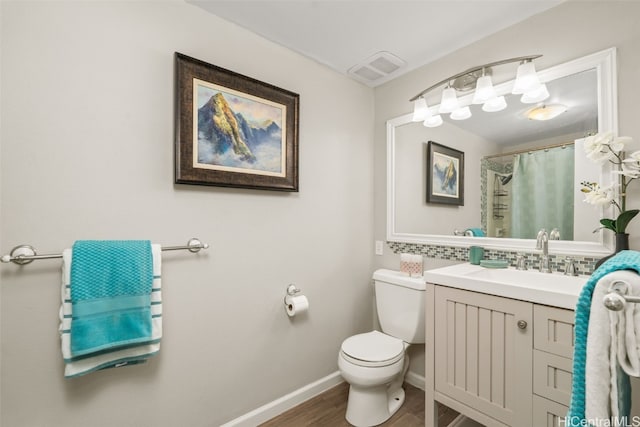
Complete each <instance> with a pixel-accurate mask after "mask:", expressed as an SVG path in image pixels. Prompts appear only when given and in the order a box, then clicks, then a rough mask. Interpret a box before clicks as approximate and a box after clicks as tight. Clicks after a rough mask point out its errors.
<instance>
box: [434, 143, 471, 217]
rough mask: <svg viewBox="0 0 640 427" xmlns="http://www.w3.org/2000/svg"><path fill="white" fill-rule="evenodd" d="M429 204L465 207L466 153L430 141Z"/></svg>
mask: <svg viewBox="0 0 640 427" xmlns="http://www.w3.org/2000/svg"><path fill="white" fill-rule="evenodd" d="M427 203H441V204H446V205H457V206H464V153H463V152H462V151H458V150H455V149H453V148H449V147H446V146H444V145H441V144H438V143H437V142H434V141H429V143H428V149H427Z"/></svg>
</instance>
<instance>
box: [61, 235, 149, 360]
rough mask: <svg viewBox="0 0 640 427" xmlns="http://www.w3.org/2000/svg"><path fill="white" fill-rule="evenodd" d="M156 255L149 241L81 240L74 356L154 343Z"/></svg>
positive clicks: (75, 267)
mask: <svg viewBox="0 0 640 427" xmlns="http://www.w3.org/2000/svg"><path fill="white" fill-rule="evenodd" d="M152 283H153V257H152V254H151V242H149V241H148V240H144V241H138V240H113V241H105V240H81V241H77V242H76V243H75V244H74V245H73V260H72V262H71V304H72V313H73V317H72V318H71V353H72V355H73V356H74V357H77V356H82V355H88V354H92V353H96V352H99V351H109V350H113V349H116V348H122V347H126V346H131V345H136V344H139V343H144V342H147V341H150V340H151V332H152V324H151V288H152Z"/></svg>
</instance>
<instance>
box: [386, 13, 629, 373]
mask: <svg viewBox="0 0 640 427" xmlns="http://www.w3.org/2000/svg"><path fill="white" fill-rule="evenodd" d="M614 46H615V47H617V48H618V108H619V111H618V117H619V133H620V135H628V136H632V137H634V138H635V143H634V146H633V147H631V150H630V151H635V150H638V149H640V121H639V120H638V107H637V100H638V99H640V86H638V84H637V79H638V76H639V75H640V2H634V1H588V2H586V1H567V2H564V3H562V4H560V5H559V6H557V7H555V8H553V9H550V10H548V11H546V12H543V13H541V14H538V15H536V16H533V17H531V18H529V19H527V20H525V21H523V22H521V23H519V24H516V25H514V26H512V27H509V28H507V29H505V30H502V31H499V32H497V33H495V34H493V35H491V36H489V37H486V38H484V39H482V40H480V41H478V42H476V43H473V44H471V45H469V46H467V47H464V48H462V49H459V50H457V51H455V52H453V53H452V54H450V55H447V56H445V57H443V58H442V59H440V60H438V61H435V62H433V63H431V64H429V65H426V66H424V67H421V68H419V69H416V70H414V71H412V72H410V73H408V74H406V75H404V76H402V77H400V78H398V79H395V80H393V81H391V82H389V83H386V84H384V85H382V86H380V87H378V88H376V90H375V106H376V112H375V167H374V170H375V177H374V186H375V189H376V192H375V239H376V240H384V239H385V227H386V167H385V165H386V131H385V121H386V120H388V119H390V118H392V117H397V116H400V115H402V114H406V113H409V112H410V111H411V108H412V105H411V103H410V102H409V99H410V98H412V97H413V96H414V95H416V94H417V93H419V92H420V91H421V90H423V89H424V88H426V87H429V86H430V85H432V84H433V83H434V82H438V81H440V80H442V79H443V78H445V77H446V76H450V75H454V74H456V73H458V72H460V71H461V70H465V69H468V68H471V67H473V66H475V65H478V64H484V63H488V62H491V61H497V60H500V59H504V58H513V57H517V56H522V55H529V54H538V53H539V54H543V55H544V56H543V57H542V58H540V59H537V60H536V66H537V67H538V68H539V69H544V68H547V67H550V66H552V65H556V64H560V63H562V62H565V61H568V60H570V59H574V58H578V57H581V56H584V55H587V54H590V53H593V52H597V51H600V50H603V49H607V48H610V47H614ZM463 151H464V150H463ZM627 200H628V202H627V205H628V207H629V208H630V209H631V208H637V207H640V185H635V186H633V188H631V191H630V195H629V198H628V199H627ZM590 208H591V207H590V206H585V209H590ZM634 221H635V222H632V223H631V225H630V227H629V229H628V231H629V232H630V234H631V238H630V246H631V249H636V250H640V220H638V219H636V220H634ZM597 225H598V224H594V228H595V227H596V226H597ZM455 226H456V225H455V224H444V225H443V229H445V230H449V229H452V227H455ZM375 264H376V267H377V268H381V267H384V268H398V266H399V257H398V256H397V255H395V254H393V253H392V252H391V251H390V250H389V249H388V248H386V251H385V255H384V256H382V257H376V260H375ZM447 264H451V261H446V260H427V261H426V265H425V267H426V268H434V267H439V266H442V265H447ZM415 356H418V357H415V360H416V363H412V365H411V370H412V371H414V372H417V373H420V372H424V371H421V369H424V367H423V366H420V365H419V363H420V362H423V361H422V360H420V357H419V355H418V354H415Z"/></svg>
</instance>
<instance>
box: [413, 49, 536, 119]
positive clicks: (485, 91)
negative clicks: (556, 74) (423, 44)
mask: <svg viewBox="0 0 640 427" xmlns="http://www.w3.org/2000/svg"><path fill="white" fill-rule="evenodd" d="M541 56H542V55H529V56H520V57H517V58H510V59H504V60H502V61H495V62H491V63H488V64H484V65H481V66H478V67H473V68H470V69H468V70H466V71H463V72H461V73H458V74H455V75H453V76H451V77H448V78H446V79H444V80H442V81H440V82H438V83H436V84H435V85H433V86H431V87H429V88H427V89H425V90H423V91H422V92H420V93H419V94H417V95H416V96H414V97H413V98H411V99H410V101H411V102H413V103H414V110H413V121H416V122H418V121H423V123H424V125H425V126H428V127H435V126H439V125H440V124H442V117H439V115H440V114H450V118H451V119H453V120H465V119H468V118H469V117H471V110H470V109H469V106H468V105H461V104H460V100H459V99H458V92H460V93H464V92H468V91H470V90H473V89H475V92H474V94H473V100H472V103H473V104H482V110H483V111H486V112H489V113H492V112H496V111H501V110H504V109H505V108H507V102H506V100H505V98H504V96H498V95H497V93H496V90H495V88H494V87H493V82H492V81H491V75H492V67H497V66H499V65H505V64H511V63H514V62H519V63H520V65H519V66H518V68H517V70H516V79H515V82H514V85H513V90H512V91H511V93H513V94H518V95H519V94H522V98H521V101H522V102H523V103H536V102H540V101H543V100H545V99H546V98H548V97H549V92H548V91H547V88H546V86H545V85H544V84H543V83H541V82H540V79H539V78H538V74H537V73H536V69H535V65H534V64H533V60H534V59H537V58H540V57H541ZM445 84H446V86H445V88H444V90H443V91H442V98H441V101H440V107H439V109H438V115H434V114H435V113H432V112H431V111H430V110H429V108H428V107H427V106H426V105H427V101H426V98H425V96H426V94H427V93H429V92H431V91H433V90H434V89H436V88H438V87H440V86H442V85H445ZM425 110H426V112H425ZM435 117H439V119H436V118H435Z"/></svg>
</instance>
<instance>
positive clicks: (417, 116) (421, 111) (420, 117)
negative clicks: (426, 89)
mask: <svg viewBox="0 0 640 427" xmlns="http://www.w3.org/2000/svg"><path fill="white" fill-rule="evenodd" d="M429 116H431V111H429V106H428V105H427V100H426V99H424V98H418V99H416V100H415V101H414V105H413V119H412V120H413V121H414V122H422V121H424V120H426V119H427V118H428V117H429Z"/></svg>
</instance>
